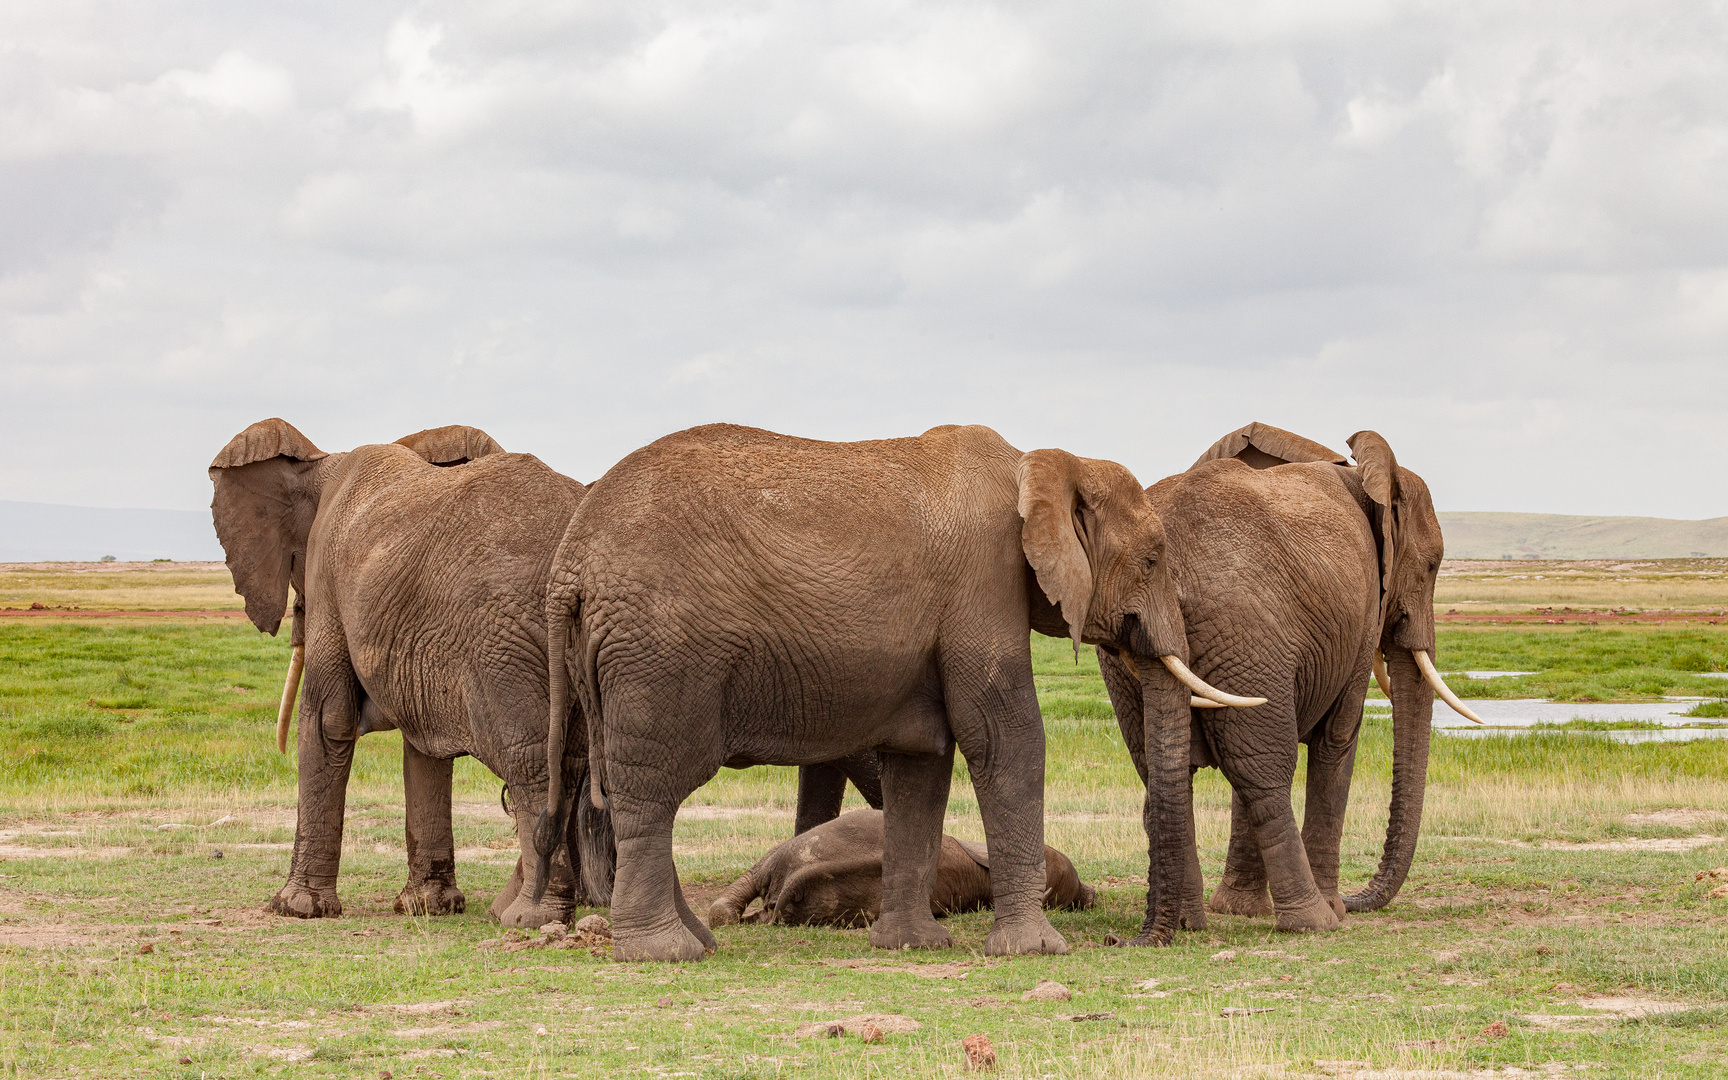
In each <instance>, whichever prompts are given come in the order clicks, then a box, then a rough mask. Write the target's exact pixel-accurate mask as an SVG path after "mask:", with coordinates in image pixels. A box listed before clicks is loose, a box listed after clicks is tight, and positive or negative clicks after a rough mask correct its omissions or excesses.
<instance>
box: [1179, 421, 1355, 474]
mask: <svg viewBox="0 0 1728 1080" xmlns="http://www.w3.org/2000/svg"><path fill="white" fill-rule="evenodd" d="M1220 458H1236V459H1238V460H1239V461H1243V462H1246V463H1247V464H1249V465H1252V466H1254V467H1255V468H1256V469H1270V468H1272V467H1273V466H1274V465H1287V464H1289V463H1291V462H1293V461H1327V462H1331V463H1332V464H1334V465H1343V464H1346V461H1345V458H1344V455H1343V454H1340V453H1338V452H1337V451H1336V450H1333V449H1331V448H1330V447H1326V446H1322V445H1320V444H1319V443H1317V442H1315V441H1314V440H1312V439H1304V438H1303V437H1302V436H1300V435H1297V434H1295V433H1293V432H1289V431H1285V430H1284V429H1283V428H1276V427H1273V426H1272V425H1271V424H1262V423H1259V422H1255V423H1252V424H1249V425H1248V426H1247V427H1239V428H1237V429H1236V430H1235V431H1232V432H1231V433H1230V434H1228V435H1226V436H1224V437H1223V438H1222V439H1219V440H1218V441H1217V442H1215V443H1213V444H1212V446H1211V447H1210V448H1209V449H1208V450H1207V451H1206V452H1205V453H1204V454H1201V455H1200V457H1199V458H1198V460H1196V461H1195V462H1194V464H1193V465H1190V466H1188V467H1189V468H1191V469H1192V468H1195V467H1196V466H1199V465H1204V464H1205V463H1206V462H1208V461H1217V460H1218V459H1220Z"/></svg>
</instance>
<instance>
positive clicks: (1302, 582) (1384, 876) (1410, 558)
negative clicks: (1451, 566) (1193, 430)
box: [1100, 425, 1442, 944]
mask: <svg viewBox="0 0 1728 1080" xmlns="http://www.w3.org/2000/svg"><path fill="white" fill-rule="evenodd" d="M1351 446H1352V448H1353V450H1354V451H1355V454H1356V457H1357V460H1358V462H1359V464H1358V465H1357V466H1355V467H1351V466H1348V465H1345V464H1341V462H1342V461H1343V459H1342V458H1340V457H1338V456H1337V455H1335V454H1333V453H1332V452H1331V451H1329V450H1327V449H1326V448H1325V447H1322V446H1319V444H1316V443H1310V442H1308V440H1305V439H1301V438H1300V437H1298V436H1294V435H1291V434H1290V433H1288V432H1283V431H1280V430H1279V429H1276V428H1270V427H1267V426H1265V425H1250V426H1249V427H1248V428H1244V429H1242V431H1239V432H1235V433H1232V435H1230V436H1226V437H1225V438H1224V439H1223V440H1220V442H1219V443H1218V444H1217V445H1216V446H1215V447H1214V448H1213V450H1212V451H1209V452H1208V455H1207V456H1204V457H1202V459H1201V460H1200V461H1199V462H1196V464H1195V465H1194V467H1193V468H1191V469H1190V470H1189V471H1188V472H1186V473H1182V474H1180V475H1178V476H1173V477H1170V478H1168V479H1165V480H1163V481H1160V482H1159V483H1158V484H1156V485H1154V486H1153V487H1152V488H1150V489H1148V492H1147V494H1148V496H1149V497H1150V498H1151V499H1152V501H1153V503H1154V505H1155V506H1156V507H1157V509H1158V512H1159V515H1160V517H1161V519H1162V520H1163V521H1164V523H1165V527H1166V535H1167V538H1168V539H1167V548H1166V550H1167V559H1168V561H1169V563H1170V567H1171V573H1172V574H1173V575H1174V577H1175V579H1176V585H1177V591H1178V594H1179V595H1180V596H1181V602H1182V613H1183V619H1184V623H1185V625H1186V627H1187V632H1188V644H1189V650H1190V656H1191V658H1192V659H1191V663H1192V666H1193V669H1194V671H1195V673H1196V674H1198V675H1199V676H1200V677H1201V678H1202V679H1205V680H1207V681H1208V682H1210V683H1212V685H1214V686H1217V687H1219V688H1220V689H1222V690H1226V691H1234V692H1237V693H1242V692H1244V691H1246V690H1248V689H1250V688H1251V689H1252V691H1253V692H1254V693H1257V694H1261V695H1264V696H1265V697H1267V698H1268V699H1269V700H1268V702H1267V703H1266V704H1265V705H1261V706H1257V707H1253V708H1246V709H1229V710H1226V709H1193V710H1188V711H1189V712H1190V714H1191V716H1192V723H1193V735H1192V739H1191V752H1192V764H1193V766H1194V767H1196V768H1198V767H1200V766H1204V765H1216V766H1217V767H1218V768H1219V769H1221V770H1222V771H1223V773H1224V775H1225V777H1226V778H1227V779H1228V780H1229V781H1230V784H1231V788H1232V799H1231V838H1230V851H1229V858H1228V862H1227V866H1226V869H1225V872H1224V877H1223V879H1222V880H1221V881H1220V883H1219V885H1218V887H1217V889H1216V890H1214V892H1213V894H1212V897H1211V900H1210V902H1209V904H1207V907H1208V908H1209V909H1210V910H1211V911H1215V912H1221V913H1230V914H1238V915H1266V914H1270V915H1273V916H1274V919H1275V925H1276V926H1277V928H1278V929H1280V930H1289V931H1304V930H1329V929H1334V928H1336V927H1337V926H1338V924H1339V920H1340V919H1341V918H1342V916H1343V915H1344V913H1345V911H1346V909H1347V908H1348V909H1352V910H1364V909H1366V908H1367V907H1378V906H1380V905H1382V904H1384V903H1386V902H1387V900H1389V899H1390V898H1391V896H1392V895H1393V894H1395V893H1396V892H1397V889H1398V887H1399V885H1400V884H1402V882H1403V880H1404V876H1405V874H1406V873H1407V872H1408V871H1409V867H1410V860H1411V857H1412V856H1413V854H1414V851H1415V838H1416V835H1417V832H1418V830H1419V826H1420V822H1421V813H1422V793H1423V786H1424V781H1425V778H1426V773H1427V755H1428V741H1429V730H1428V729H1429V724H1430V722H1431V718H1432V710H1433V691H1432V690H1431V689H1429V688H1428V685H1427V683H1426V681H1425V680H1424V679H1423V678H1422V677H1421V675H1420V673H1419V671H1418V669H1417V668H1416V665H1415V661H1414V659H1413V657H1412V650H1413V649H1426V650H1428V652H1429V654H1430V655H1432V654H1433V650H1434V623H1433V592H1434V582H1435V580H1436V578H1437V576H1438V571H1439V565H1440V558H1441V554H1442V544H1441V537H1440V528H1439V522H1438V519H1437V518H1436V516H1435V514H1434V510H1433V505H1432V502H1431V501H1430V499H1429V496H1428V491H1427V488H1426V486H1425V485H1424V484H1423V482H1422V480H1421V478H1420V477H1418V476H1416V475H1415V474H1414V473H1412V472H1410V471H1409V470H1407V469H1402V468H1399V467H1398V465H1397V462H1396V460H1395V459H1394V457H1393V455H1392V451H1391V448H1390V447H1389V446H1387V445H1386V443H1385V440H1383V439H1381V438H1380V437H1379V436H1378V435H1376V434H1374V433H1373V432H1359V433H1357V434H1356V435H1354V436H1352V437H1351ZM1303 459H1305V460H1303ZM1376 648H1381V649H1383V650H1384V651H1385V654H1386V658H1387V662H1388V666H1389V668H1390V669H1391V672H1392V675H1391V679H1392V684H1393V687H1394V698H1393V727H1394V737H1395V743H1394V766H1393V804H1392V812H1391V821H1390V825H1389V828H1388V833H1387V844H1386V851H1385V857H1384V858H1383V860H1382V863H1381V868H1380V871H1379V872H1378V873H1377V874H1376V875H1375V878H1374V881H1373V882H1372V883H1371V884H1370V885H1369V887H1368V889H1367V890H1365V891H1364V892H1363V893H1361V894H1358V895H1357V896H1354V897H1350V898H1348V899H1346V898H1343V897H1341V896H1340V895H1339V892H1338V863H1339V845H1340V840H1341V836H1342V832H1343V824H1344V810H1345V803H1346V800H1347V798H1348V796H1349V788H1350V777H1351V770H1352V767H1353V764H1354V760H1355V753H1356V744H1357V735H1358V731H1359V727H1360V724H1361V719H1362V703H1363V698H1364V695H1365V693H1366V690H1367V685H1368V680H1369V678H1370V677H1371V669H1372V664H1373V656H1374V651H1375V649H1376ZM1100 653H1101V655H1100V666H1101V668H1102V669H1103V672H1104V679H1105V684H1106V686H1107V687H1108V689H1109V691H1110V696H1111V701H1112V704H1113V705H1114V706H1115V709H1116V713H1117V719H1118V723H1119V725H1120V726H1121V728H1122V731H1123V735H1124V738H1125V739H1127V741H1128V745H1129V747H1130V750H1131V751H1132V752H1134V754H1135V762H1136V765H1137V766H1139V767H1141V773H1142V775H1143V776H1144V775H1145V769H1144V767H1143V766H1141V756H1142V754H1141V752H1139V751H1138V749H1137V745H1138V741H1139V740H1140V739H1141V738H1142V735H1141V730H1140V729H1141V724H1142V720H1143V717H1145V716H1147V715H1149V711H1148V710H1147V709H1146V708H1145V706H1144V703H1143V702H1142V701H1141V700H1140V696H1139V693H1138V686H1137V684H1136V681H1135V679H1134V678H1133V677H1132V673H1131V672H1130V670H1129V669H1128V667H1127V665H1125V664H1123V663H1122V662H1121V661H1120V660H1119V659H1117V658H1116V657H1112V656H1109V655H1105V654H1104V653H1103V650H1100ZM1298 743H1304V744H1306V745H1307V746H1308V765H1307V776H1308V780H1307V802H1306V812H1305V815H1304V819H1303V824H1302V828H1301V830H1300V832H1298V830H1297V827H1296V823H1295V816H1294V812H1293V810H1292V808H1291V802H1290V785H1291V781H1292V779H1293V776H1294V773H1295V768H1296V762H1297V745H1298ZM1190 829H1191V822H1190ZM1167 839H1173V838H1167ZM1186 846H1187V848H1188V852H1189V872H1188V875H1187V888H1186V890H1185V891H1184V893H1183V894H1182V896H1181V897H1180V898H1179V902H1180V904H1181V907H1182V911H1183V915H1182V922H1183V924H1184V925H1186V926H1188V927H1190V928H1194V929H1198V928H1201V927H1203V926H1204V925H1205V913H1204V910H1202V908H1201V897H1202V895H1203V894H1202V891H1201V888H1202V887H1201V883H1200V880H1199V866H1198V856H1197V853H1195V852H1194V850H1193V846H1192V839H1191V834H1190V839H1189V840H1188V841H1187V845H1186ZM1154 854H1155V855H1156V853H1154ZM1171 899H1172V901H1176V900H1177V898H1171ZM1150 905H1151V901H1150V899H1149V910H1148V915H1147V920H1148V926H1150V925H1151V922H1152V920H1153V914H1154V913H1153V912H1152V910H1151V906H1150ZM1167 940H1168V939H1167V938H1165V939H1164V941H1167ZM1164 941H1160V940H1156V939H1154V938H1150V937H1148V936H1147V935H1146V934H1145V933H1144V932H1143V933H1142V936H1141V937H1140V938H1137V939H1136V940H1135V942H1134V943H1136V944H1162V943H1164Z"/></svg>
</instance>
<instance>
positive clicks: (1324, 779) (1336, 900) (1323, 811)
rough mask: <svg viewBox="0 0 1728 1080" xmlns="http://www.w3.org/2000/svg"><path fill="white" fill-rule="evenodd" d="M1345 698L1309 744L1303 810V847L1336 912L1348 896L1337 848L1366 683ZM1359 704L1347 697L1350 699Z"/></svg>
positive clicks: (1341, 914)
mask: <svg viewBox="0 0 1728 1080" xmlns="http://www.w3.org/2000/svg"><path fill="white" fill-rule="evenodd" d="M1352 691H1353V693H1352V694H1350V695H1347V696H1346V697H1344V698H1341V699H1340V701H1339V703H1338V705H1335V706H1334V707H1333V709H1332V711H1331V714H1330V715H1328V716H1327V718H1326V721H1325V722H1324V723H1323V724H1322V725H1321V726H1320V728H1319V730H1317V731H1316V732H1315V733H1314V738H1313V741H1312V742H1311V743H1310V744H1309V746H1308V787H1307V791H1308V798H1307V804H1306V806H1305V807H1304V809H1303V811H1302V846H1303V847H1305V848H1306V849H1307V850H1308V866H1309V868H1310V869H1311V870H1312V871H1313V873H1314V885H1315V887H1316V888H1317V889H1319V890H1320V895H1321V896H1322V897H1323V898H1324V899H1325V900H1326V902H1327V903H1328V904H1330V905H1331V907H1332V910H1333V911H1334V912H1336V913H1337V915H1338V917H1339V918H1340V919H1342V918H1343V917H1344V898H1343V897H1341V896H1339V895H1338V849H1339V847H1340V846H1341V845H1342V843H1343V838H1344V811H1345V808H1346V806H1347V805H1348V803H1349V800H1350V774H1351V773H1352V772H1353V771H1354V769H1355V765H1356V739H1357V734H1358V732H1359V730H1360V728H1361V723H1362V704H1361V703H1362V700H1363V695H1364V694H1366V693H1367V687H1366V686H1362V687H1352ZM1352 697H1353V699H1354V701H1355V707H1354V708H1351V707H1350V706H1348V705H1346V704H1345V702H1347V701H1350V700H1351V699H1352Z"/></svg>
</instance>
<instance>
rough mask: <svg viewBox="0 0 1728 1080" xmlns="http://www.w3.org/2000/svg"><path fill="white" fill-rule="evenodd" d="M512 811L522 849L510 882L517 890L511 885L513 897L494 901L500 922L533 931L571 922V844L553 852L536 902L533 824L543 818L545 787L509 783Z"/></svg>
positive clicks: (573, 885) (573, 893) (573, 895)
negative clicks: (549, 867)
mask: <svg viewBox="0 0 1728 1080" xmlns="http://www.w3.org/2000/svg"><path fill="white" fill-rule="evenodd" d="M508 787H509V790H510V812H511V813H512V814H513V815H515V818H516V839H517V843H518V845H519V850H518V853H517V857H516V872H515V874H513V875H512V876H511V879H510V885H514V886H515V889H514V891H513V892H511V889H510V885H506V886H505V891H506V892H510V899H509V900H508V901H507V902H504V906H503V907H502V909H500V907H499V904H500V902H501V901H504V897H503V896H502V895H501V896H500V897H499V898H498V899H497V900H494V901H493V902H492V911H493V912H494V914H495V915H496V917H497V919H498V922H499V923H500V924H501V925H503V926H514V927H519V928H521V929H524V930H534V929H538V928H539V927H542V926H545V925H546V924H547V923H552V922H563V923H567V922H569V921H570V916H571V913H572V911H573V910H574V909H575V907H576V891H577V890H576V869H575V867H573V866H571V864H570V850H569V845H567V844H559V845H558V846H557V848H556V849H554V851H553V853H552V864H551V870H550V875H551V876H550V877H549V878H548V880H547V882H546V889H545V892H544V894H543V895H542V896H541V898H540V899H539V900H538V901H536V900H535V899H534V893H535V891H536V888H535V886H536V885H537V884H538V881H537V876H538V874H539V867H540V860H539V853H538V852H536V851H535V850H534V827H535V825H536V824H537V823H538V822H539V820H540V807H541V806H543V805H544V804H545V802H546V786H545V784H544V783H541V784H539V785H528V784H522V785H517V784H510V785H508Z"/></svg>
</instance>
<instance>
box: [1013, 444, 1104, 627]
mask: <svg viewBox="0 0 1728 1080" xmlns="http://www.w3.org/2000/svg"><path fill="white" fill-rule="evenodd" d="M1017 472H1018V479H1019V485H1020V519H1021V525H1020V548H1021V550H1022V551H1024V552H1025V553H1026V561H1027V562H1029V563H1031V564H1032V570H1033V571H1034V572H1035V573H1036V574H1037V575H1038V587H1039V588H1040V589H1042V590H1044V595H1045V596H1046V597H1048V598H1049V599H1050V602H1051V603H1052V604H1055V605H1056V606H1057V607H1058V608H1060V609H1061V611H1062V621H1063V622H1064V623H1066V624H1067V626H1068V635H1069V637H1071V638H1073V639H1074V653H1075V655H1076V656H1078V655H1079V653H1080V635H1081V633H1082V632H1083V631H1084V629H1085V626H1086V611H1087V608H1088V606H1089V605H1090V604H1091V602H1092V564H1091V563H1090V562H1089V561H1088V560H1087V558H1086V548H1085V546H1084V544H1083V543H1082V542H1081V536H1080V533H1081V529H1082V528H1083V526H1082V524H1081V513H1082V511H1083V510H1084V509H1085V505H1084V502H1083V500H1082V498H1081V495H1080V491H1079V488H1078V485H1077V480H1078V475H1079V472H1080V460H1079V459H1078V458H1076V457H1075V456H1074V455H1073V454H1070V453H1068V452H1067V451H1065V450H1033V451H1031V452H1029V453H1026V454H1022V455H1020V465H1019V468H1018V470H1017Z"/></svg>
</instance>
